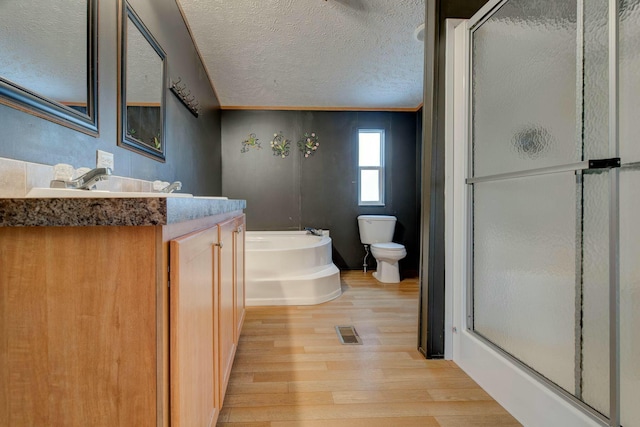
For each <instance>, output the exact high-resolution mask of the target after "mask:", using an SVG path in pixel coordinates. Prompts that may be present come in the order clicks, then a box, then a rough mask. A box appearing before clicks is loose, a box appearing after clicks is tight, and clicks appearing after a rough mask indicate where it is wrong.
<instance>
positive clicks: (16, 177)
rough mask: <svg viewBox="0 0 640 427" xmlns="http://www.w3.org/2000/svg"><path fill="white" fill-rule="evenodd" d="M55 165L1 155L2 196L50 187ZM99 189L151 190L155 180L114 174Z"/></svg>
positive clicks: (102, 182)
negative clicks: (35, 188)
mask: <svg viewBox="0 0 640 427" xmlns="http://www.w3.org/2000/svg"><path fill="white" fill-rule="evenodd" d="M52 179H53V166H51V165H43V164H40V163H30V162H23V161H21V160H13V159H7V158H3V157H0V198H18V199H19V198H22V197H25V196H26V194H27V193H28V192H29V190H31V189H32V188H34V187H49V183H50V181H51V180H52ZM97 189H98V190H108V191H119V192H130V191H136V192H150V191H153V182H152V181H145V180H142V179H135V178H127V177H122V176H116V175H112V176H110V177H109V179H108V180H106V181H100V182H98V184H97Z"/></svg>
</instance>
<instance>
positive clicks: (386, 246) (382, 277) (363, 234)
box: [358, 215, 407, 283]
mask: <svg viewBox="0 0 640 427" xmlns="http://www.w3.org/2000/svg"><path fill="white" fill-rule="evenodd" d="M358 228H359V229H360V241H361V242H362V244H363V245H364V246H365V250H367V254H368V248H369V247H370V248H371V254H372V255H373V257H374V258H375V259H376V262H377V263H378V269H377V271H376V272H374V273H373V277H375V278H376V280H378V281H380V282H382V283H399V282H400V270H399V269H398V261H400V260H401V259H402V258H404V257H406V256H407V251H406V249H405V247H404V245H401V244H398V243H393V242H392V241H391V240H392V239H393V231H394V230H395V228H396V217H395V216H390V215H360V216H358ZM365 265H366V256H365Z"/></svg>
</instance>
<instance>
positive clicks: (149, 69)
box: [118, 1, 167, 161]
mask: <svg viewBox="0 0 640 427" xmlns="http://www.w3.org/2000/svg"><path fill="white" fill-rule="evenodd" d="M120 17H121V19H120V31H119V34H120V43H119V46H120V52H119V60H120V66H119V67H118V69H119V79H118V81H119V85H120V93H119V94H120V100H119V102H118V109H119V112H118V134H119V138H118V145H120V146H123V147H126V148H129V149H131V150H134V151H137V152H139V153H141V154H144V155H146V156H149V157H151V158H154V159H156V160H159V161H164V160H165V143H166V141H165V136H164V135H165V132H164V123H165V113H164V111H165V108H164V105H165V92H166V91H165V88H166V82H165V79H166V62H167V61H166V60H165V58H166V54H165V53H164V50H162V48H161V47H160V45H159V44H158V42H157V41H156V40H155V39H154V37H153V35H151V33H150V32H149V30H148V29H147V28H146V26H145V25H144V24H143V22H142V20H140V18H139V17H138V15H137V14H136V13H135V11H134V10H133V9H132V8H131V6H130V5H129V3H128V2H126V1H124V2H121V3H120Z"/></svg>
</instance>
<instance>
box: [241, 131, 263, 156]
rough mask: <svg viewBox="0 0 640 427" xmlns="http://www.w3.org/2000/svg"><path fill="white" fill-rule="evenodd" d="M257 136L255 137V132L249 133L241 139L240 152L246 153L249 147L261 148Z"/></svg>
mask: <svg viewBox="0 0 640 427" xmlns="http://www.w3.org/2000/svg"><path fill="white" fill-rule="evenodd" d="M258 141H259V140H258V138H256V134H255V133H250V134H249V138H247V139H245V140H244V141H242V148H241V149H240V152H241V153H246V152H248V151H249V149H250V148H257V149H261V148H262V147H261V146H260V143H259V142H258Z"/></svg>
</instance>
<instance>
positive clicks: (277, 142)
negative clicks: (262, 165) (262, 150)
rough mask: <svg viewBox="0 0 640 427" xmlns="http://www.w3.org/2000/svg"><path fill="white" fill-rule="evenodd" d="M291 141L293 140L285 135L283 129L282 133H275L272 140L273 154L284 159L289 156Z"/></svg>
mask: <svg viewBox="0 0 640 427" xmlns="http://www.w3.org/2000/svg"><path fill="white" fill-rule="evenodd" d="M290 142H291V141H289V140H288V139H286V138H285V137H284V135H283V134H282V131H280V133H274V134H273V140H272V141H271V150H273V155H274V156H280V157H282V158H283V159H284V158H285V157H287V156H288V155H289V144H290Z"/></svg>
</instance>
